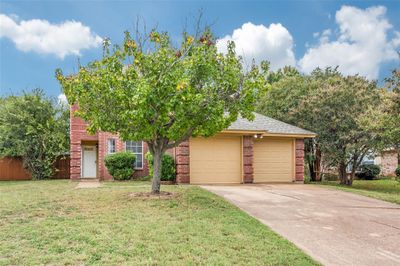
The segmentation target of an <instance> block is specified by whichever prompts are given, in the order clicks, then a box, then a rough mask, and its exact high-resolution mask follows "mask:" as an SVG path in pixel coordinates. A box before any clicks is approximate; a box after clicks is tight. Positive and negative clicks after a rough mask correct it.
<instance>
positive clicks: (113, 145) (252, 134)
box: [71, 106, 315, 184]
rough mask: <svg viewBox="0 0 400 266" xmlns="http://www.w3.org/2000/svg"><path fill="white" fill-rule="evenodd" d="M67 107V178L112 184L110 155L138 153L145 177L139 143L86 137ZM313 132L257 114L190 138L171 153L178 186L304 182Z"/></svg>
mask: <svg viewBox="0 0 400 266" xmlns="http://www.w3.org/2000/svg"><path fill="white" fill-rule="evenodd" d="M75 110H76V107H75V106H72V107H71V179H73V180H78V179H81V178H98V179H100V180H112V177H111V176H110V174H109V173H108V172H107V169H106V167H105V165H104V157H105V156H106V155H107V154H109V153H114V152H119V151H125V150H127V151H131V152H133V153H134V154H135V155H136V158H137V159H136V163H135V169H136V171H135V173H134V176H136V177H138V176H146V175H148V166H147V162H146V160H145V159H144V154H145V153H146V152H147V145H146V143H144V142H142V141H127V142H124V141H122V140H121V139H119V138H118V136H117V135H113V134H110V133H107V132H98V133H97V134H95V135H88V134H87V133H86V124H85V122H84V121H83V120H82V119H80V118H77V117H74V116H73V112H74V111H75ZM312 137H315V134H314V133H313V132H310V131H307V130H304V129H301V128H298V127H295V126H292V125H289V124H286V123H283V122H280V121H277V120H275V119H272V118H269V117H266V116H263V115H260V114H255V119H254V121H251V122H250V121H248V120H246V119H242V118H239V119H238V120H237V121H236V122H234V123H233V124H232V125H231V126H230V127H229V128H228V129H227V130H224V131H222V132H221V133H219V134H217V135H216V136H213V137H210V138H191V139H190V140H189V141H186V142H184V143H182V144H181V145H179V146H178V147H176V148H174V149H171V150H169V151H168V152H169V153H170V154H171V155H173V156H174V158H175V162H176V168H177V177H176V180H177V182H178V183H191V184H210V183H213V184H216V183H232V184H233V183H253V182H254V183H262V182H294V181H298V182H303V180H304V138H312Z"/></svg>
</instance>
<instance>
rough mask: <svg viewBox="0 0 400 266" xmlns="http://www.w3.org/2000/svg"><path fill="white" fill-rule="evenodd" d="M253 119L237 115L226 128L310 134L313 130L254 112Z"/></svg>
mask: <svg viewBox="0 0 400 266" xmlns="http://www.w3.org/2000/svg"><path fill="white" fill-rule="evenodd" d="M254 115H255V117H254V120H253V121H249V120H247V119H245V118H242V117H239V118H238V119H237V120H236V121H235V122H233V123H232V124H231V125H230V127H228V129H227V130H244V131H247V130H248V131H251V130H254V131H266V132H267V133H275V134H297V135H310V134H315V133H314V132H311V131H308V130H305V129H302V128H299V127H296V126H292V125H289V124H286V123H284V122H282V121H279V120H276V119H273V118H270V117H267V116H264V115H261V114H257V113H254Z"/></svg>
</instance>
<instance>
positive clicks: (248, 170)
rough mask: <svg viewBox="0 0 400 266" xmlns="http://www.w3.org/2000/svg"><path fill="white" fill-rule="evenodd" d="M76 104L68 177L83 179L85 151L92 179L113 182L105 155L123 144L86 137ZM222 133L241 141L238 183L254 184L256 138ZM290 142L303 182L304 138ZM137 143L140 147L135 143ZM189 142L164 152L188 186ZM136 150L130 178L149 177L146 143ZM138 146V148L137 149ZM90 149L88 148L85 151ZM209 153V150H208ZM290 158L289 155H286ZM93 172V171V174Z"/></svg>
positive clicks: (104, 136) (108, 137) (296, 176)
mask: <svg viewBox="0 0 400 266" xmlns="http://www.w3.org/2000/svg"><path fill="white" fill-rule="evenodd" d="M76 109H77V107H76V105H74V106H71V117H70V125H71V127H70V138H71V147H70V155H71V164H70V165H71V166H70V167H71V168H70V172H71V175H70V178H71V179H72V180H79V179H82V178H86V177H87V176H86V172H85V166H84V164H85V163H87V162H88V160H85V158H84V157H85V156H86V155H85V156H84V154H86V153H85V152H93V151H94V153H92V157H91V160H92V161H93V164H92V165H90V166H89V167H87V166H86V168H91V170H92V172H91V174H90V175H91V176H90V177H91V178H93V177H96V178H98V179H100V180H113V178H112V176H111V175H110V174H109V173H108V171H107V168H106V167H105V164H104V158H105V156H106V155H107V154H108V153H109V152H110V149H111V150H112V152H120V151H125V150H126V149H127V147H126V144H125V142H124V141H122V140H121V139H120V138H119V137H118V135H114V134H111V133H107V132H98V133H96V134H94V135H89V134H88V133H87V131H86V129H87V124H86V123H85V121H83V120H82V119H80V118H78V117H75V116H74V115H73V114H74V112H75V111H76ZM223 134H228V135H229V134H230V135H232V134H236V135H235V136H236V137H237V138H238V140H240V147H241V152H240V154H241V155H240V156H241V159H240V161H241V166H240V169H242V170H241V171H242V172H241V182H240V183H253V181H254V149H253V147H254V137H256V135H254V134H252V133H250V132H248V133H246V131H242V132H241V133H240V134H239V135H238V133H237V132H236V133H232V132H225V133H223ZM290 140H292V141H293V142H292V143H293V180H291V181H296V182H302V181H303V180H304V139H303V138H293V137H290ZM138 143H140V144H138ZM190 143H191V142H190V140H189V141H185V142H183V143H181V144H180V145H179V146H178V147H176V148H174V149H170V150H168V151H167V152H168V153H169V154H171V155H172V156H173V157H174V159H175V163H176V181H177V183H191V180H190V175H191V169H190V160H191V157H190ZM135 145H136V148H137V149H138V150H139V152H140V153H138V154H136V155H137V156H141V157H140V160H139V161H140V162H142V163H141V165H140V167H137V168H136V169H135V173H134V176H133V177H142V176H147V175H148V174H149V169H148V164H147V161H146V160H145V158H144V157H145V154H146V153H147V151H148V147H147V144H146V143H145V142H135ZM140 145H141V146H140ZM87 147H89V148H90V149H88V148H87ZM211 152H212V151H211ZM288 156H289V155H288ZM94 169H95V171H94Z"/></svg>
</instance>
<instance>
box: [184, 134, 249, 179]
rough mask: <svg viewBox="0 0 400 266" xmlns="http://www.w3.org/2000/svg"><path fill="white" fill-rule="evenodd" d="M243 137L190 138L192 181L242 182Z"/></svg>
mask: <svg viewBox="0 0 400 266" xmlns="http://www.w3.org/2000/svg"><path fill="white" fill-rule="evenodd" d="M241 165H242V163H241V137H237V136H217V137H211V138H193V139H191V140H190V183H192V184H217V183H220V184H222V183H240V182H241V176H242V174H241V173H242V168H241Z"/></svg>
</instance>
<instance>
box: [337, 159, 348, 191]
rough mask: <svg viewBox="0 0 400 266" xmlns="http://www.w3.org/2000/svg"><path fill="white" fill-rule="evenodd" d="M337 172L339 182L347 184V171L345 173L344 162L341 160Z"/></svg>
mask: <svg viewBox="0 0 400 266" xmlns="http://www.w3.org/2000/svg"><path fill="white" fill-rule="evenodd" d="M338 172H339V179H340V184H342V185H347V184H348V178H347V173H346V163H345V162H344V161H343V160H342V161H340V163H339V166H338Z"/></svg>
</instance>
